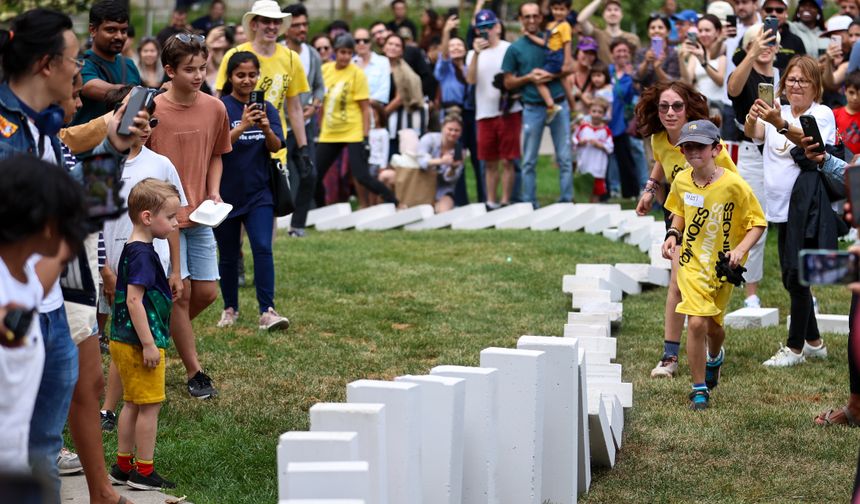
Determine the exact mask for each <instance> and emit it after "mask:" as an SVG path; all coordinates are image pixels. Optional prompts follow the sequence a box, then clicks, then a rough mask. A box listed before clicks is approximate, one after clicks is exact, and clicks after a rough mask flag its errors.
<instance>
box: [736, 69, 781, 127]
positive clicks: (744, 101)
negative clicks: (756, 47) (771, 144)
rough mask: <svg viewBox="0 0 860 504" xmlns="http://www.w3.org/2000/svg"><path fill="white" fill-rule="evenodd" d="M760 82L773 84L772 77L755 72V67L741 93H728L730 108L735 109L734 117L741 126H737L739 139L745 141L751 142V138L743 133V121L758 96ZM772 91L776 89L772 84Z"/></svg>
mask: <svg viewBox="0 0 860 504" xmlns="http://www.w3.org/2000/svg"><path fill="white" fill-rule="evenodd" d="M736 71H737V70H736ZM729 77H731V76H729ZM761 83H768V84H773V77H772V76H771V77H765V76H764V75H762V74H760V73H758V72H756V71H755V69H753V70H750V76H749V78H747V81H746V83H745V84H744V87H743V89H742V90H741V93H740V94H739V95H738V96H732V95H731V94H729V99H730V100H731V101H732V108H733V109H734V110H735V117H736V118H737V121H738V122H739V123H741V126H739V127H738V129H739V130H740V133H739V134H740V137H741V140H744V141H747V142H752V140H751V139H750V138H748V137H747V136H746V135H744V128H743V123H744V121H745V120H746V117H747V114H748V113H749V111H750V108H752V105H753V103H754V102H755V101H756V98H758V85H759V84H761ZM774 91H776V86H774ZM735 126H737V125H735Z"/></svg>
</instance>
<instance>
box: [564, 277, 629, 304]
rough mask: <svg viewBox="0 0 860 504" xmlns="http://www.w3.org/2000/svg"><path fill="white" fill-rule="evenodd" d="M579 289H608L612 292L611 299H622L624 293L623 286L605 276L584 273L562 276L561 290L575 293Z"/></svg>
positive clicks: (566, 292)
mask: <svg viewBox="0 0 860 504" xmlns="http://www.w3.org/2000/svg"><path fill="white" fill-rule="evenodd" d="M577 290H608V291H610V292H611V293H612V294H611V299H610V301H614V302H617V301H621V297H622V295H623V293H622V291H621V287H618V286H617V285H615V284H613V283H610V282H609V281H607V280H604V279H603V278H599V277H596V276H583V275H564V276H563V277H561V291H562V292H564V293H565V294H573V291H577Z"/></svg>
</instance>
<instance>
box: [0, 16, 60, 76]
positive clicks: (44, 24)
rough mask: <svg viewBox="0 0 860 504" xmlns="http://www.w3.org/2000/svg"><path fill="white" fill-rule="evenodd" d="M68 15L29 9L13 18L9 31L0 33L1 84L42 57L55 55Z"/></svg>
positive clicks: (23, 71) (58, 53)
mask: <svg viewBox="0 0 860 504" xmlns="http://www.w3.org/2000/svg"><path fill="white" fill-rule="evenodd" d="M71 29H72V20H71V18H69V16H67V15H65V14H63V13H61V12H57V11H54V10H50V9H32V10H28V11H27V12H24V13H23V14H20V15H18V16H16V17H15V18H14V19H13V20H12V23H11V25H10V28H9V30H0V60H2V69H3V81H8V80H9V79H14V78H16V77H20V76H22V75H25V74H27V73H28V72H29V71H30V70H31V69H32V68H33V66H35V65H36V64H37V63H38V62H39V60H41V59H42V58H44V57H45V56H52V57H53V56H59V55H61V54H62V53H63V50H64V49H65V47H66V42H65V38H64V33H65V32H66V30H71Z"/></svg>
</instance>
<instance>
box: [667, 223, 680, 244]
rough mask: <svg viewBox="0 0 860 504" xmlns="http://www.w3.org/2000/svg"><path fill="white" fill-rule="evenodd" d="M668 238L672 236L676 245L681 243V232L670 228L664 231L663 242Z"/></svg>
mask: <svg viewBox="0 0 860 504" xmlns="http://www.w3.org/2000/svg"><path fill="white" fill-rule="evenodd" d="M670 236H674V237H675V242H676V243H677V242H680V241H681V232H680V231H678V230H677V229H675V228H673V227H670V228H669V229H668V230H667V231H666V237H665V238H663V241H666V240H668V239H669V237H670Z"/></svg>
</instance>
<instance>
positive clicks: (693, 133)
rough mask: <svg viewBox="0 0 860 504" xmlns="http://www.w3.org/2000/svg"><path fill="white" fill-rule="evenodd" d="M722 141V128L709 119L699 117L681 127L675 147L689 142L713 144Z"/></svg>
mask: <svg viewBox="0 0 860 504" xmlns="http://www.w3.org/2000/svg"><path fill="white" fill-rule="evenodd" d="M719 141H720V130H718V129H717V127H716V125H714V123H712V122H711V121H709V120H707V119H699V120H698V121H691V122H688V123H687V124H685V125H684V126H683V127H682V128H681V136H680V137H679V138H678V141H677V142H675V147H679V146H681V145H682V144H685V143H687V142H692V143H697V144H702V145H711V144H713V143H716V142H719Z"/></svg>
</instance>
